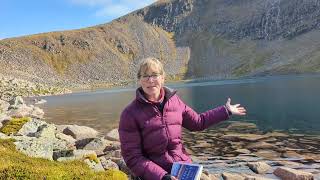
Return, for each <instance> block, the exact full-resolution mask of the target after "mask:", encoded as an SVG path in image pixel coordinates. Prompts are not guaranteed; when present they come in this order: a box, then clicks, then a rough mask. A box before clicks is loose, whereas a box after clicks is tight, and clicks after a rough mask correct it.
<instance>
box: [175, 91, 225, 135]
mask: <svg viewBox="0 0 320 180" xmlns="http://www.w3.org/2000/svg"><path fill="white" fill-rule="evenodd" d="M178 99H179V100H178V101H179V105H180V106H181V107H182V108H183V112H182V118H183V121H182V126H183V127H184V128H187V129H188V130H190V131H202V130H204V129H206V128H208V127H210V126H211V125H213V124H217V123H219V122H221V121H224V120H227V119H229V113H228V110H227V109H226V107H225V106H219V107H217V108H214V109H211V110H208V111H206V112H204V113H201V114H198V113H197V112H195V111H194V110H193V109H192V108H190V107H189V106H187V105H186V104H185V103H184V102H182V100H181V99H180V98H179V97H178Z"/></svg>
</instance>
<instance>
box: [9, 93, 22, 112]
mask: <svg viewBox="0 0 320 180" xmlns="http://www.w3.org/2000/svg"><path fill="white" fill-rule="evenodd" d="M9 103H10V108H13V109H15V108H17V107H18V106H20V105H24V101H23V99H22V97H21V96H17V97H14V98H13V99H12V100H11V101H10V102H9Z"/></svg>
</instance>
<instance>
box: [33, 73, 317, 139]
mask: <svg viewBox="0 0 320 180" xmlns="http://www.w3.org/2000/svg"><path fill="white" fill-rule="evenodd" d="M167 86H169V87H170V88H173V89H176V90H177V91H178V95H179V96H180V97H181V98H182V99H183V100H184V101H185V103H187V104H188V105H189V106H190V107H192V108H194V109H195V110H196V111H197V112H203V111H205V110H207V109H209V108H213V107H216V106H219V105H222V104H225V102H226V100H227V98H228V97H230V98H231V99H232V101H231V104H236V103H240V104H241V105H242V106H244V107H246V109H247V115H246V116H243V117H233V118H232V120H235V121H246V122H253V123H255V124H257V126H258V127H259V128H260V129H261V130H265V131H269V130H285V131H290V132H299V133H300V132H303V133H312V134H320V123H319V122H320V118H319V117H320V115H319V114H320V105H319V102H320V96H319V93H320V75H305V76H278V77H262V78H260V77H259V78H253V79H241V80H225V81H210V82H193V83H180V84H168V85H167ZM134 97H135V88H126V89H109V90H98V91H91V92H82V93H73V94H68V95H61V96H51V97H43V99H45V100H47V103H45V104H42V105H38V106H39V107H40V108H42V109H43V110H44V112H45V118H46V121H48V122H52V123H55V124H77V125H85V126H90V127H92V128H95V129H97V130H98V131H100V132H103V133H105V132H107V131H108V130H110V129H112V128H115V127H117V125H118V121H119V116H120V114H121V111H122V110H123V108H124V107H125V106H126V105H127V104H128V103H129V102H130V101H131V100H132V99H133V98H134Z"/></svg>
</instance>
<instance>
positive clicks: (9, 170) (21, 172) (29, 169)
mask: <svg viewBox="0 0 320 180" xmlns="http://www.w3.org/2000/svg"><path fill="white" fill-rule="evenodd" d="M0 157H1V158H0V179H57V180H58V179H79V180H81V179H106V180H126V179H128V178H127V176H126V174H124V173H123V172H121V171H118V170H108V171H105V172H99V173H97V172H94V171H92V170H91V169H90V168H89V167H88V166H87V165H86V164H85V163H83V162H81V161H71V162H56V161H50V160H46V159H41V158H31V157H28V156H26V155H24V154H22V153H21V152H18V151H17V150H16V149H15V145H14V144H13V140H10V139H9V140H1V139H0Z"/></svg>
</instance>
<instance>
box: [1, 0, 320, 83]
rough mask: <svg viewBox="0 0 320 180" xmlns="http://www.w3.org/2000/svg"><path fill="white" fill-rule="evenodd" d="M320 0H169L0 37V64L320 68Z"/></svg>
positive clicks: (101, 77) (175, 72) (26, 69)
mask: <svg viewBox="0 0 320 180" xmlns="http://www.w3.org/2000/svg"><path fill="white" fill-rule="evenodd" d="M319 27H320V0H171V1H170V0H166V1H158V2H156V3H154V4H153V5H151V6H149V7H146V8H143V9H141V10H137V11H135V12H133V13H131V14H128V15H126V16H124V17H121V18H119V19H117V20H114V21H113V22H111V23H109V24H104V25H99V26H95V27H91V28H85V29H80V30H75V31H63V32H52V33H45V34H39V35H32V36H26V37H21V38H13V39H6V40H1V41H0V70H1V73H2V74H5V75H14V76H16V77H19V78H26V79H28V80H39V81H50V82H52V83H55V82H67V83H65V84H90V83H91V84H102V83H106V84H109V83H117V82H121V81H133V80H134V77H135V70H136V66H137V64H138V62H139V60H140V59H141V58H143V57H148V56H155V57H157V58H159V59H161V60H162V61H163V62H164V64H165V68H166V70H167V74H168V78H170V79H181V78H198V77H211V78H215V79H224V78H238V77H244V76H257V75H275V74H292V73H317V72H320V53H319V52H320V32H319Z"/></svg>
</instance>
